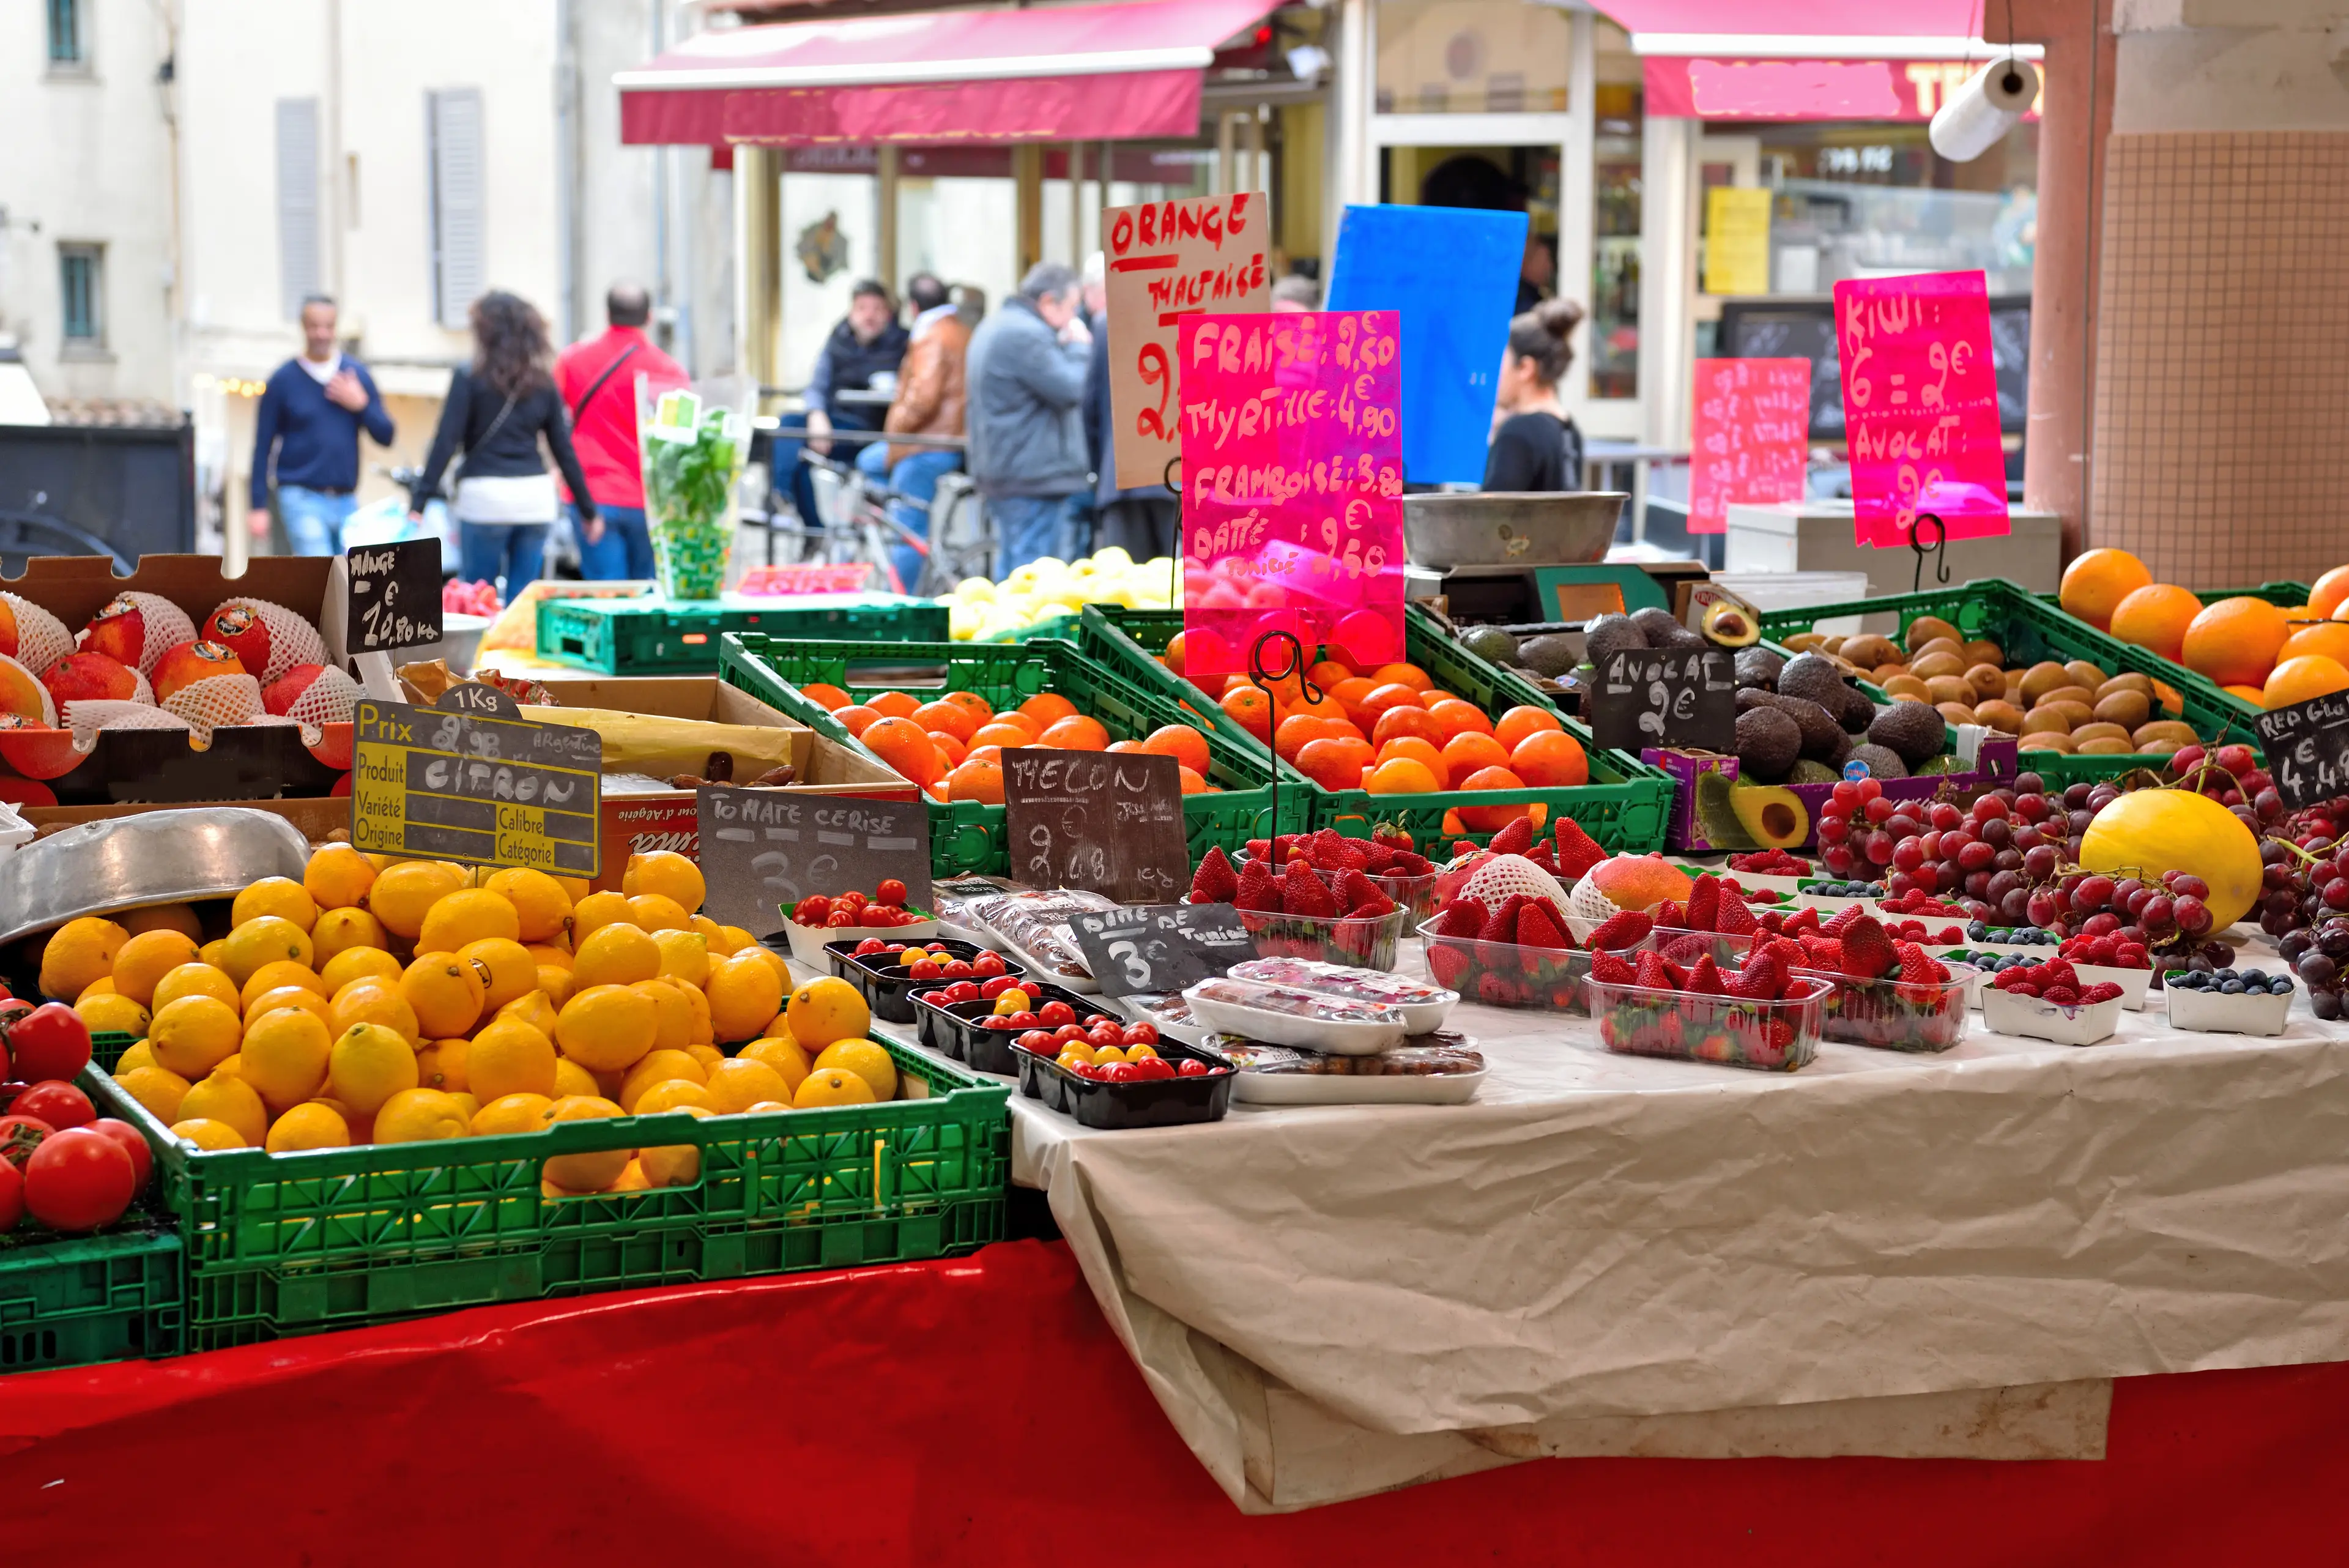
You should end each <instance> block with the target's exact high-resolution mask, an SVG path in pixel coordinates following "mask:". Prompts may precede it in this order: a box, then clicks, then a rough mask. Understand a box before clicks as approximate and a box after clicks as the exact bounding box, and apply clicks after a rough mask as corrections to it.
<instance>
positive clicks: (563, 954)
mask: <svg viewBox="0 0 2349 1568" xmlns="http://www.w3.org/2000/svg"><path fill="white" fill-rule="evenodd" d="M523 951H524V952H526V953H528V954H529V955H530V961H531V962H533V963H534V964H536V965H537V966H538V967H539V968H541V969H559V970H561V971H563V972H564V973H565V974H569V973H570V972H571V966H572V963H573V962H574V960H573V959H572V957H571V950H570V949H569V948H559V947H556V946H555V945H554V943H553V942H524V943H523Z"/></svg>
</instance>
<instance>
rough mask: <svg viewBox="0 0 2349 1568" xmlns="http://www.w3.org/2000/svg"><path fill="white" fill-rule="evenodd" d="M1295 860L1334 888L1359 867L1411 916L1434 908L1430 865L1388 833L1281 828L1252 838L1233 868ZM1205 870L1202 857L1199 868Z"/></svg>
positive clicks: (1420, 916) (1417, 916) (1280, 864)
mask: <svg viewBox="0 0 2349 1568" xmlns="http://www.w3.org/2000/svg"><path fill="white" fill-rule="evenodd" d="M1299 860H1302V861H1303V862H1305V863H1306V864H1307V865H1309V866H1310V867H1312V868H1313V869H1314V870H1316V871H1318V872H1319V873H1320V875H1321V879H1322V881H1324V882H1326V883H1328V884H1329V885H1330V887H1331V888H1336V887H1337V886H1338V885H1339V883H1340V881H1342V880H1343V879H1344V877H1345V875H1346V873H1347V872H1349V871H1359V872H1361V874H1362V875H1363V876H1365V877H1369V878H1370V879H1371V883H1372V884H1373V885H1374V886H1375V887H1376V888H1378V889H1379V891H1380V892H1381V893H1384V894H1385V895H1386V896H1387V897H1388V898H1392V899H1393V900H1394V901H1395V902H1396V903H1398V904H1400V905H1402V906H1403V907H1404V908H1405V909H1409V910H1410V911H1411V912H1412V916H1413V919H1425V918H1426V917H1427V916H1429V915H1432V914H1433V913H1434V912H1435V866H1434V864H1433V862H1432V861H1430V860H1429V859H1428V858H1427V857H1425V856H1424V855H1421V854H1419V853H1417V852H1416V851H1414V850H1413V849H1412V848H1411V847H1410V846H1408V845H1406V844H1403V843H1401V842H1398V841H1396V840H1394V839H1392V838H1382V837H1380V836H1371V837H1369V838H1348V837H1346V836H1344V835H1343V834H1340V832H1338V830H1337V829H1335V828H1330V827H1325V828H1323V829H1321V830H1320V831H1319V833H1284V834H1282V835H1280V836H1278V837H1277V838H1273V839H1270V840H1267V839H1262V838H1251V839H1249V840H1248V841H1247V851H1246V858H1244V859H1243V860H1241V861H1240V863H1239V866H1238V867H1236V868H1235V869H1236V870H1244V869H1245V868H1246V867H1247V866H1248V865H1249V864H1250V863H1251V862H1255V861H1263V862H1265V863H1266V865H1268V867H1271V868H1272V869H1274V870H1276V871H1285V870H1286V869H1287V868H1288V867H1289V866H1290V865H1292V864H1294V863H1295V862H1297V861H1299ZM1228 864H1229V862H1228V861H1226V865H1228ZM1200 870H1201V871H1203V872H1204V871H1205V870H1206V864H1205V862H1202V863H1201V866H1200ZM1194 892H1196V878H1194ZM1208 901H1209V902H1218V903H1220V902H1227V901H1228V900H1224V899H1211V900H1208Z"/></svg>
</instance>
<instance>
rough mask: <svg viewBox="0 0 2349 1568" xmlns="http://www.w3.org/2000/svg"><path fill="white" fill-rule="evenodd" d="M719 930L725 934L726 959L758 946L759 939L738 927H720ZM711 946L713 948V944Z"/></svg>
mask: <svg viewBox="0 0 2349 1568" xmlns="http://www.w3.org/2000/svg"><path fill="white" fill-rule="evenodd" d="M719 929H720V930H722V931H724V932H725V933H726V949H725V951H726V956H727V957H728V958H732V957H733V956H734V955H735V954H736V953H739V952H742V951H745V950H749V949H751V948H755V947H757V946H758V945H759V939H758V938H756V937H754V936H752V935H751V934H750V932H748V931H746V930H744V929H742V928H741V927H740V926H720V927H719ZM712 945H713V946H714V945H715V944H712Z"/></svg>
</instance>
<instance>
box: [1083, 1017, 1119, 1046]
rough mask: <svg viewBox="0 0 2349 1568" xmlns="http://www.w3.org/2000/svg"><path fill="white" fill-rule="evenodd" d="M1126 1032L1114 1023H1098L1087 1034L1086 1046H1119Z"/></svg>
mask: <svg viewBox="0 0 2349 1568" xmlns="http://www.w3.org/2000/svg"><path fill="white" fill-rule="evenodd" d="M1123 1037H1124V1032H1123V1030H1121V1029H1119V1028H1118V1026H1117V1025H1116V1024H1114V1023H1097V1024H1095V1025H1094V1026H1093V1027H1092V1028H1091V1029H1089V1030H1087V1031H1086V1032H1085V1041H1086V1044H1090V1045H1093V1046H1095V1047H1099V1046H1102V1045H1116V1044H1120V1043H1121V1042H1122V1041H1123Z"/></svg>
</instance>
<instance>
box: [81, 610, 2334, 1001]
mask: <svg viewBox="0 0 2349 1568" xmlns="http://www.w3.org/2000/svg"><path fill="white" fill-rule="evenodd" d="M2344 688H2349V669H2344V668H2343V667H2342V664H2341V661H2340V660H2339V659H2333V658H2329V657H2327V656H2326V655H2324V654H2322V653H2303V654H2300V655H2297V656H2295V657H2293V658H2291V659H2281V660H2279V661H2278V662H2277V664H2276V667H2275V669H2274V670H2271V671H2270V672H2269V674H2268V679H2267V684H2266V685H2265V686H2263V687H2261V689H2260V704H2261V706H2262V707H2266V708H2289V707H2291V706H2292V704H2293V703H2294V702H2305V701H2309V700H2310V699H2311V698H2313V697H2323V696H2325V695H2327V694H2328V693H2331V692H2334V691H2341V690H2343V689H2344ZM134 940H135V939H134ZM117 962H119V960H117Z"/></svg>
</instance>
